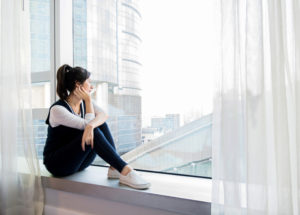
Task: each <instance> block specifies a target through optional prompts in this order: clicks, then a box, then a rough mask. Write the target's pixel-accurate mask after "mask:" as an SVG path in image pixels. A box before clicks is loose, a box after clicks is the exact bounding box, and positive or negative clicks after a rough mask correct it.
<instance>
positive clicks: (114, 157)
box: [94, 124, 128, 172]
mask: <svg viewBox="0 0 300 215" xmlns="http://www.w3.org/2000/svg"><path fill="white" fill-rule="evenodd" d="M102 125H103V124H102ZM102 129H103V130H104V132H103V131H102V130H101V129H100V128H99V127H97V128H95V129H94V150H95V151H96V153H97V154H98V155H99V156H100V157H101V158H102V159H103V160H104V161H106V162H107V163H108V164H110V165H111V166H113V167H114V168H116V169H117V170H118V171H119V172H121V171H122V169H123V168H124V167H125V166H126V165H128V163H126V162H125V161H124V160H123V159H122V158H121V157H120V155H119V154H118V153H117V151H116V149H115V147H114V143H113V138H112V136H111V134H110V132H109V130H108V126H107V125H104V126H102ZM104 133H105V134H106V135H107V137H108V139H110V140H111V142H109V141H108V139H107V138H106V136H105V135H104Z"/></svg>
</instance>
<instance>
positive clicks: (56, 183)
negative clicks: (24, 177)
mask: <svg viewBox="0 0 300 215" xmlns="http://www.w3.org/2000/svg"><path fill="white" fill-rule="evenodd" d="M40 167H41V169H42V171H41V175H42V182H43V185H44V187H46V188H51V189H56V190H61V191H65V192H71V193H76V194H82V195H87V196H91V197H94V198H104V199H106V200H110V201H117V202H123V203H127V204H134V205H139V206H145V207H151V208H157V209H162V210H167V211H172V212H176V213H180V214H210V202H211V180H210V179H203V178H195V177H187V176H176V175H169V174H159V173H152V172H143V171H139V173H140V174H141V175H142V176H143V177H144V178H145V179H146V180H148V181H150V182H151V187H150V188H149V189H146V190H137V189H133V188H131V187H128V186H125V185H122V184H119V180H118V179H107V169H108V168H107V167H99V166H89V167H88V168H87V169H85V170H84V171H81V172H77V173H75V174H73V175H71V176H67V177H62V178H55V177H53V176H52V175H51V174H50V173H49V172H48V171H47V170H46V169H45V167H44V165H43V163H42V161H40ZM199 212H201V213H199Z"/></svg>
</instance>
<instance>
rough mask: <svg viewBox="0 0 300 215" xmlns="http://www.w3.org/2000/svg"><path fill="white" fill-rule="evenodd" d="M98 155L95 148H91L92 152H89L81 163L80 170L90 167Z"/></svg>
mask: <svg viewBox="0 0 300 215" xmlns="http://www.w3.org/2000/svg"><path fill="white" fill-rule="evenodd" d="M96 155H97V154H96V152H95V150H91V151H90V153H89V154H88V156H86V158H85V160H84V161H83V162H82V163H81V165H80V167H79V169H78V171H82V170H84V169H85V168H87V167H89V166H90V165H91V164H92V163H93V161H94V160H95V158H96Z"/></svg>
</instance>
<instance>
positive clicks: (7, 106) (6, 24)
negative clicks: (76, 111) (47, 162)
mask: <svg viewBox="0 0 300 215" xmlns="http://www.w3.org/2000/svg"><path fill="white" fill-rule="evenodd" d="M0 29H1V30H0V41H1V45H0V68H1V70H0V98H1V103H0V119H1V120H0V214H5V215H6V214H22V215H23V214H24V215H27V214H28V215H29V214H30V215H32V214H42V212H43V206H44V203H43V201H44V192H43V189H42V184H41V177H40V170H39V163H38V159H37V154H36V151H35V146H34V142H33V135H32V119H31V115H32V114H31V81H30V34H29V30H30V28H29V3H28V1H27V0H24V1H21V0H9V1H6V0H5V1H4V0H2V1H0Z"/></svg>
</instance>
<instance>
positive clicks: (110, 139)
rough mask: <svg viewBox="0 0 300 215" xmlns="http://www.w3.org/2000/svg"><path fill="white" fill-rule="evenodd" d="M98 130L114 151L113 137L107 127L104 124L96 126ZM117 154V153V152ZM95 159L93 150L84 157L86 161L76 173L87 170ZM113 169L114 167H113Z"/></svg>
mask: <svg viewBox="0 0 300 215" xmlns="http://www.w3.org/2000/svg"><path fill="white" fill-rule="evenodd" d="M98 128H99V129H100V130H101V131H102V133H103V134H104V136H105V138H106V139H107V140H108V142H109V143H110V145H111V146H112V147H113V148H114V149H115V151H116V152H117V150H116V146H115V143H114V140H113V137H112V135H111V133H110V130H109V127H108V125H107V123H106V122H104V123H103V124H102V125H100V126H98ZM117 153H118V152H117ZM95 157H96V153H95V152H94V150H92V151H91V152H90V154H89V155H88V156H87V157H86V159H85V160H84V161H83V162H82V164H81V166H80V167H79V170H78V171H81V170H84V169H85V168H87V167H88V166H89V165H91V164H92V162H93V161H94V160H95ZM113 168H114V167H113Z"/></svg>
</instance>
